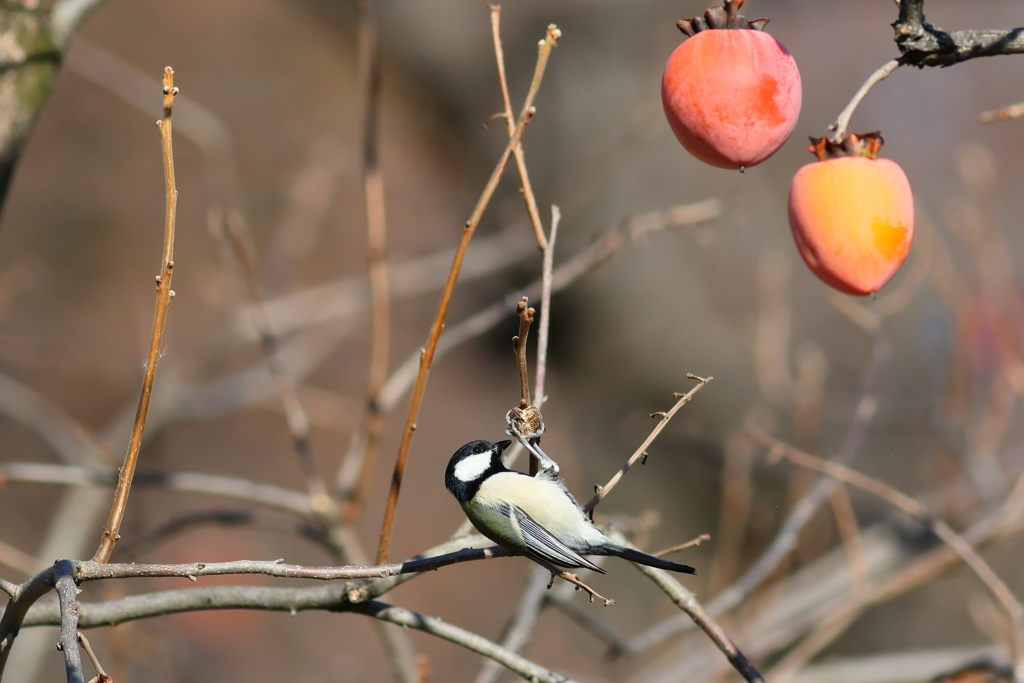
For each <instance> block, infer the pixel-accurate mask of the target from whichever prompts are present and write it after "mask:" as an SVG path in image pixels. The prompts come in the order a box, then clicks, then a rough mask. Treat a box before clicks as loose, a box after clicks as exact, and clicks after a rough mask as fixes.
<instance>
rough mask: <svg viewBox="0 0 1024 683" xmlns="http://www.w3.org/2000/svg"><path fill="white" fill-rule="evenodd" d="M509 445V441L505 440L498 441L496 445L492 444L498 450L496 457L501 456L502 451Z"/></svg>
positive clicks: (510, 443)
mask: <svg viewBox="0 0 1024 683" xmlns="http://www.w3.org/2000/svg"><path fill="white" fill-rule="evenodd" d="M511 445H512V442H511V441H509V440H508V439H505V440H504V441H499V442H498V443H496V444H494V446H495V447H496V448H497V449H498V455H501V453H502V451H504V450H505V449H506V448H508V447H509V446H511Z"/></svg>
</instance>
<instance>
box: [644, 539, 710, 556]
mask: <svg viewBox="0 0 1024 683" xmlns="http://www.w3.org/2000/svg"><path fill="white" fill-rule="evenodd" d="M710 540H711V534H701V535H700V536H698V537H697V538H695V539H693V540H690V541H687V542H686V543H680V544H679V545H674V546H672V547H671V548H665V549H664V550H659V551H658V552H656V553H651V554H652V555H653V556H654V557H665V556H666V555H671V554H672V553H678V552H679V551H680V550H686V549H687V548H693V547H694V546H698V545H700V544H701V543H703V542H704V541H710Z"/></svg>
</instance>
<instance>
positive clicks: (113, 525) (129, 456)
mask: <svg viewBox="0 0 1024 683" xmlns="http://www.w3.org/2000/svg"><path fill="white" fill-rule="evenodd" d="M177 94H178V89H177V88H175V87H174V71H173V70H172V69H171V67H169V66H168V67H166V68H165V69H164V117H163V119H162V120H161V121H159V122H158V125H159V126H160V143H161V148H162V149H163V158H164V185H165V187H166V190H167V193H166V195H167V198H166V211H165V214H164V248H163V261H162V263H161V268H160V275H157V277H156V313H155V314H154V316H153V334H152V336H151V337H150V341H149V355H148V357H147V359H146V373H145V376H144V377H143V380H142V395H141V396H140V397H139V408H138V411H137V412H136V413H135V424H134V426H133V427H132V436H131V440H130V441H129V443H128V452H127V453H126V454H125V458H124V465H122V466H121V470H120V475H119V476H118V480H117V489H116V490H115V492H114V503H113V505H112V506H111V508H110V517H109V518H108V519H107V523H106V525H105V526H104V527H103V536H102V538H101V539H100V545H99V547H98V548H97V549H96V554H95V555H94V556H93V560H95V561H96V562H106V561H107V560H108V559H110V552H111V551H112V550H113V549H114V544H115V543H117V539H118V532H119V531H120V529H121V520H122V519H123V518H124V510H125V507H126V506H127V504H128V491H129V489H131V486H132V477H133V476H134V475H135V464H136V463H137V462H138V459H139V448H140V447H141V446H142V431H143V429H144V428H145V426H146V413H147V412H148V411H149V398H150V395H151V394H152V392H153V378H154V377H155V376H156V365H157V362H158V361H159V360H160V343H161V341H162V339H163V334H164V322H165V321H166V319H167V308H168V306H169V305H170V303H171V298H172V297H173V296H174V292H173V291H172V290H171V271H172V270H173V269H174V216H175V210H176V209H177V206H178V190H177V188H176V187H175V184H174V150H173V148H172V146H171V106H172V105H173V104H174V96H175V95H177Z"/></svg>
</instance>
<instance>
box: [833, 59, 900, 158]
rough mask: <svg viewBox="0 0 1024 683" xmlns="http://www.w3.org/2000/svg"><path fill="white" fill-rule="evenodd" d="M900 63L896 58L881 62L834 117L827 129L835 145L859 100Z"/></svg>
mask: <svg viewBox="0 0 1024 683" xmlns="http://www.w3.org/2000/svg"><path fill="white" fill-rule="evenodd" d="M902 65H903V62H901V61H900V60H898V59H893V60H890V61H888V62H886V63H885V64H883V65H882V66H881V67H880V68H879V69H878V70H877V71H875V72H874V73H873V74H871V76H869V77H868V80H866V81H864V85H862V86H860V90H858V91H857V93H856V94H855V95H854V96H853V99H852V100H850V103H849V104H848V105H846V109H844V110H843V111H842V112H840V114H839V117H838V118H837V119H836V122H835V123H833V124H832V125H831V126H829V127H828V129H829V130H831V131H834V132H833V133H832V135H831V138H830V139H831V140H832V142H834V143H836V144H837V145H838V144H840V143H842V141H843V138H845V137H846V127H847V126H848V125H849V123H850V117H851V116H853V112H854V111H855V110H856V109H857V105H859V104H860V101H861V100H863V99H864V97H865V96H866V95H867V94H868V91H869V90H871V88H873V87H875V85H877V84H878V83H879V82H881V81H884V80H885V79H886V78H888V77H889V74H891V73H892V72H893V71H895V70H896V69H898V68H899V67H900V66H902Z"/></svg>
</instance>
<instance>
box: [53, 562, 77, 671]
mask: <svg viewBox="0 0 1024 683" xmlns="http://www.w3.org/2000/svg"><path fill="white" fill-rule="evenodd" d="M53 573H54V583H55V584H56V588H57V598H58V599H59V601H60V640H58V641H57V649H58V650H60V651H61V652H63V653H64V670H65V672H66V673H67V679H68V683H85V674H84V673H83V672H82V654H81V652H80V651H79V649H78V586H76V585H75V579H74V565H73V564H72V563H71V561H70V560H61V561H60V562H58V563H57V564H56V566H55V567H54V572H53Z"/></svg>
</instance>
